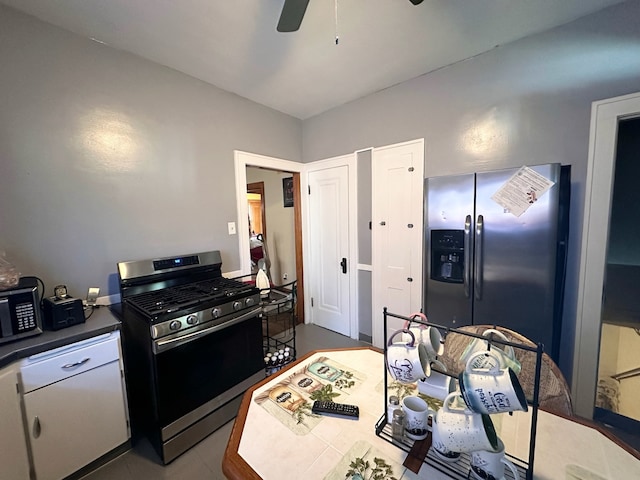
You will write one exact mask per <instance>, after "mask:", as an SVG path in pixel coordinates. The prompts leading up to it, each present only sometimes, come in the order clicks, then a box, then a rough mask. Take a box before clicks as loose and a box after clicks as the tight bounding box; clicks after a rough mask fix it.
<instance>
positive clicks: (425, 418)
mask: <svg viewBox="0 0 640 480" xmlns="http://www.w3.org/2000/svg"><path fill="white" fill-rule="evenodd" d="M402 411H403V412H404V434H405V435H406V436H407V437H408V438H410V439H412V440H423V439H425V438H427V432H428V430H429V416H433V415H435V413H436V412H434V411H433V410H431V409H430V408H429V406H428V405H427V402H425V401H424V400H423V399H421V398H420V397H418V396H415V395H409V396H406V397H404V398H403V399H402Z"/></svg>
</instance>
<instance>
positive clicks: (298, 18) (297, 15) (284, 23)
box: [276, 0, 424, 45]
mask: <svg viewBox="0 0 640 480" xmlns="http://www.w3.org/2000/svg"><path fill="white" fill-rule="evenodd" d="M409 1H410V2H411V3H412V4H413V5H420V4H421V3H422V2H423V1H424V0H409ZM308 5H309V0H284V5H283V6H282V12H281V13H280V20H278V26H277V27H276V30H277V31H278V32H295V31H297V30H298V29H299V28H300V24H301V23H302V19H303V18H304V13H305V12H306V11H307V6H308ZM335 20H336V45H337V44H338V0H335Z"/></svg>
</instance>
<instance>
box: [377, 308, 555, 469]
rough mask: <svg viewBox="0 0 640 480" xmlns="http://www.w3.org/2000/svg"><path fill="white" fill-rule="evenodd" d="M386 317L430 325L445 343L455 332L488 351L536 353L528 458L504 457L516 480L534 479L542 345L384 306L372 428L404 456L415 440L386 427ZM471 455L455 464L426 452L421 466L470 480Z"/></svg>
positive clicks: (453, 375) (529, 400)
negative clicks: (378, 404) (380, 403)
mask: <svg viewBox="0 0 640 480" xmlns="http://www.w3.org/2000/svg"><path fill="white" fill-rule="evenodd" d="M388 317H393V318H397V319H400V320H402V321H404V322H409V326H412V325H413V324H416V325H425V326H429V327H435V328H437V329H438V330H439V331H440V333H441V334H442V336H443V338H444V341H445V342H446V337H447V335H449V334H450V333H457V334H460V335H465V336H468V337H470V338H471V339H473V338H480V339H482V340H486V341H487V342H488V348H489V349H491V346H492V344H498V345H503V346H510V347H512V348H515V349H520V350H525V351H529V352H534V353H535V354H536V366H535V374H534V384H533V397H532V398H527V403H528V404H529V406H530V407H531V431H530V438H529V455H528V458H527V459H521V458H517V457H515V456H513V455H511V454H509V452H508V451H507V452H506V456H507V457H508V458H509V460H511V461H512V462H513V464H514V465H515V466H516V469H517V470H518V475H519V478H521V479H522V478H524V479H526V480H533V462H534V457H535V443H536V427H537V420H538V406H539V402H538V399H539V393H540V372H541V369H542V354H543V351H544V348H543V346H542V344H540V343H538V345H537V347H531V346H529V345H524V344H521V343H516V342H508V341H505V340H502V339H500V338H495V337H493V336H490V337H484V336H482V335H478V334H475V333H471V332H465V331H463V330H460V329H457V328H449V327H445V326H443V325H438V324H435V323H432V322H429V321H423V320H420V319H419V318H418V317H413V318H409V317H406V316H402V315H397V314H394V313H390V312H388V311H387V308H386V307H385V308H384V309H383V319H384V322H383V323H384V358H385V371H384V409H383V411H384V412H385V413H384V414H383V415H382V416H381V417H380V419H379V420H378V422H377V423H376V425H375V431H376V435H377V436H378V437H380V438H382V439H383V440H386V441H387V442H389V443H391V444H393V445H395V446H396V447H398V448H400V449H402V450H404V451H406V452H407V453H408V452H410V451H411V449H412V447H413V445H414V441H413V440H411V439H408V438H406V437H405V438H403V439H402V440H401V441H398V440H396V439H394V438H393V436H392V435H391V425H389V424H387V414H386V411H387V404H388V378H389V376H388V373H387V368H386V364H387V340H388V339H387V333H388V329H387V318H388ZM431 368H432V370H434V371H438V372H440V373H444V374H445V375H449V376H451V377H454V378H455V374H452V373H449V372H444V371H441V370H439V369H437V368H434V367H433V366H432V367H431ZM499 415H505V414H504V413H503V414H499ZM429 435H431V432H429ZM470 461H471V458H470V455H469V454H467V453H461V454H460V458H459V460H458V461H456V462H448V461H445V460H442V459H441V458H440V457H439V456H438V455H437V454H436V453H434V451H433V449H429V452H428V454H427V456H426V457H425V459H424V460H423V463H426V464H427V465H429V466H431V467H433V468H435V469H436V470H438V471H440V472H442V473H444V474H446V475H448V476H449V477H451V478H455V479H460V480H465V479H468V478H473V475H472V474H471V473H470V468H471V466H470ZM506 470H507V471H505V478H506V479H508V480H512V479H513V475H512V474H511V472H510V471H508V469H506Z"/></svg>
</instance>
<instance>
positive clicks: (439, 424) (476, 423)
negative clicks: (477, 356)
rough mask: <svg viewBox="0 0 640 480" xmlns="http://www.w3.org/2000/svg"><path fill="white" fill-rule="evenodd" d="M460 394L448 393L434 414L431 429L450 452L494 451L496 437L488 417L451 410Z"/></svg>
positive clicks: (461, 409)
mask: <svg viewBox="0 0 640 480" xmlns="http://www.w3.org/2000/svg"><path fill="white" fill-rule="evenodd" d="M459 397H460V392H453V393H450V394H449V395H448V396H447V398H445V399H444V402H443V406H442V408H441V409H440V410H438V413H437V414H436V420H435V422H434V424H433V429H434V430H436V429H437V430H438V433H437V435H438V438H439V439H440V441H441V442H442V445H443V448H446V449H447V450H450V451H452V452H473V451H476V450H494V451H495V450H496V449H497V448H498V436H497V434H496V429H495V427H494V426H493V422H492V421H491V418H490V417H489V415H485V414H481V413H474V412H472V411H471V410H469V409H467V408H452V404H453V402H455V401H456V399H458V398H459Z"/></svg>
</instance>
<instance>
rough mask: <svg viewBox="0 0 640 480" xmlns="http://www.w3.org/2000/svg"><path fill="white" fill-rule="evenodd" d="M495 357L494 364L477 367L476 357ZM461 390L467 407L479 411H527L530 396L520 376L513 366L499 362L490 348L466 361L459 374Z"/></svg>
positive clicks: (488, 412)
mask: <svg viewBox="0 0 640 480" xmlns="http://www.w3.org/2000/svg"><path fill="white" fill-rule="evenodd" d="M484 356H489V357H493V359H494V362H492V363H494V364H495V365H494V366H492V367H489V368H476V367H474V365H475V359H476V357H484ZM458 383H459V384H460V392H461V393H462V397H463V398H464V401H465V403H466V404H467V407H469V409H470V410H472V411H473V412H476V413H486V414H489V415H490V414H493V413H503V412H513V411H515V410H523V411H525V412H526V411H527V410H528V406H527V398H526V396H525V394H524V391H523V390H522V386H521V385H520V381H519V380H518V376H517V375H516V374H515V372H514V371H513V370H511V369H510V368H500V367H498V366H497V359H496V357H495V355H494V354H493V350H492V351H491V352H478V353H476V354H475V355H472V356H471V357H470V358H469V360H468V361H467V365H466V368H465V370H464V372H461V373H460V375H459V376H458Z"/></svg>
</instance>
